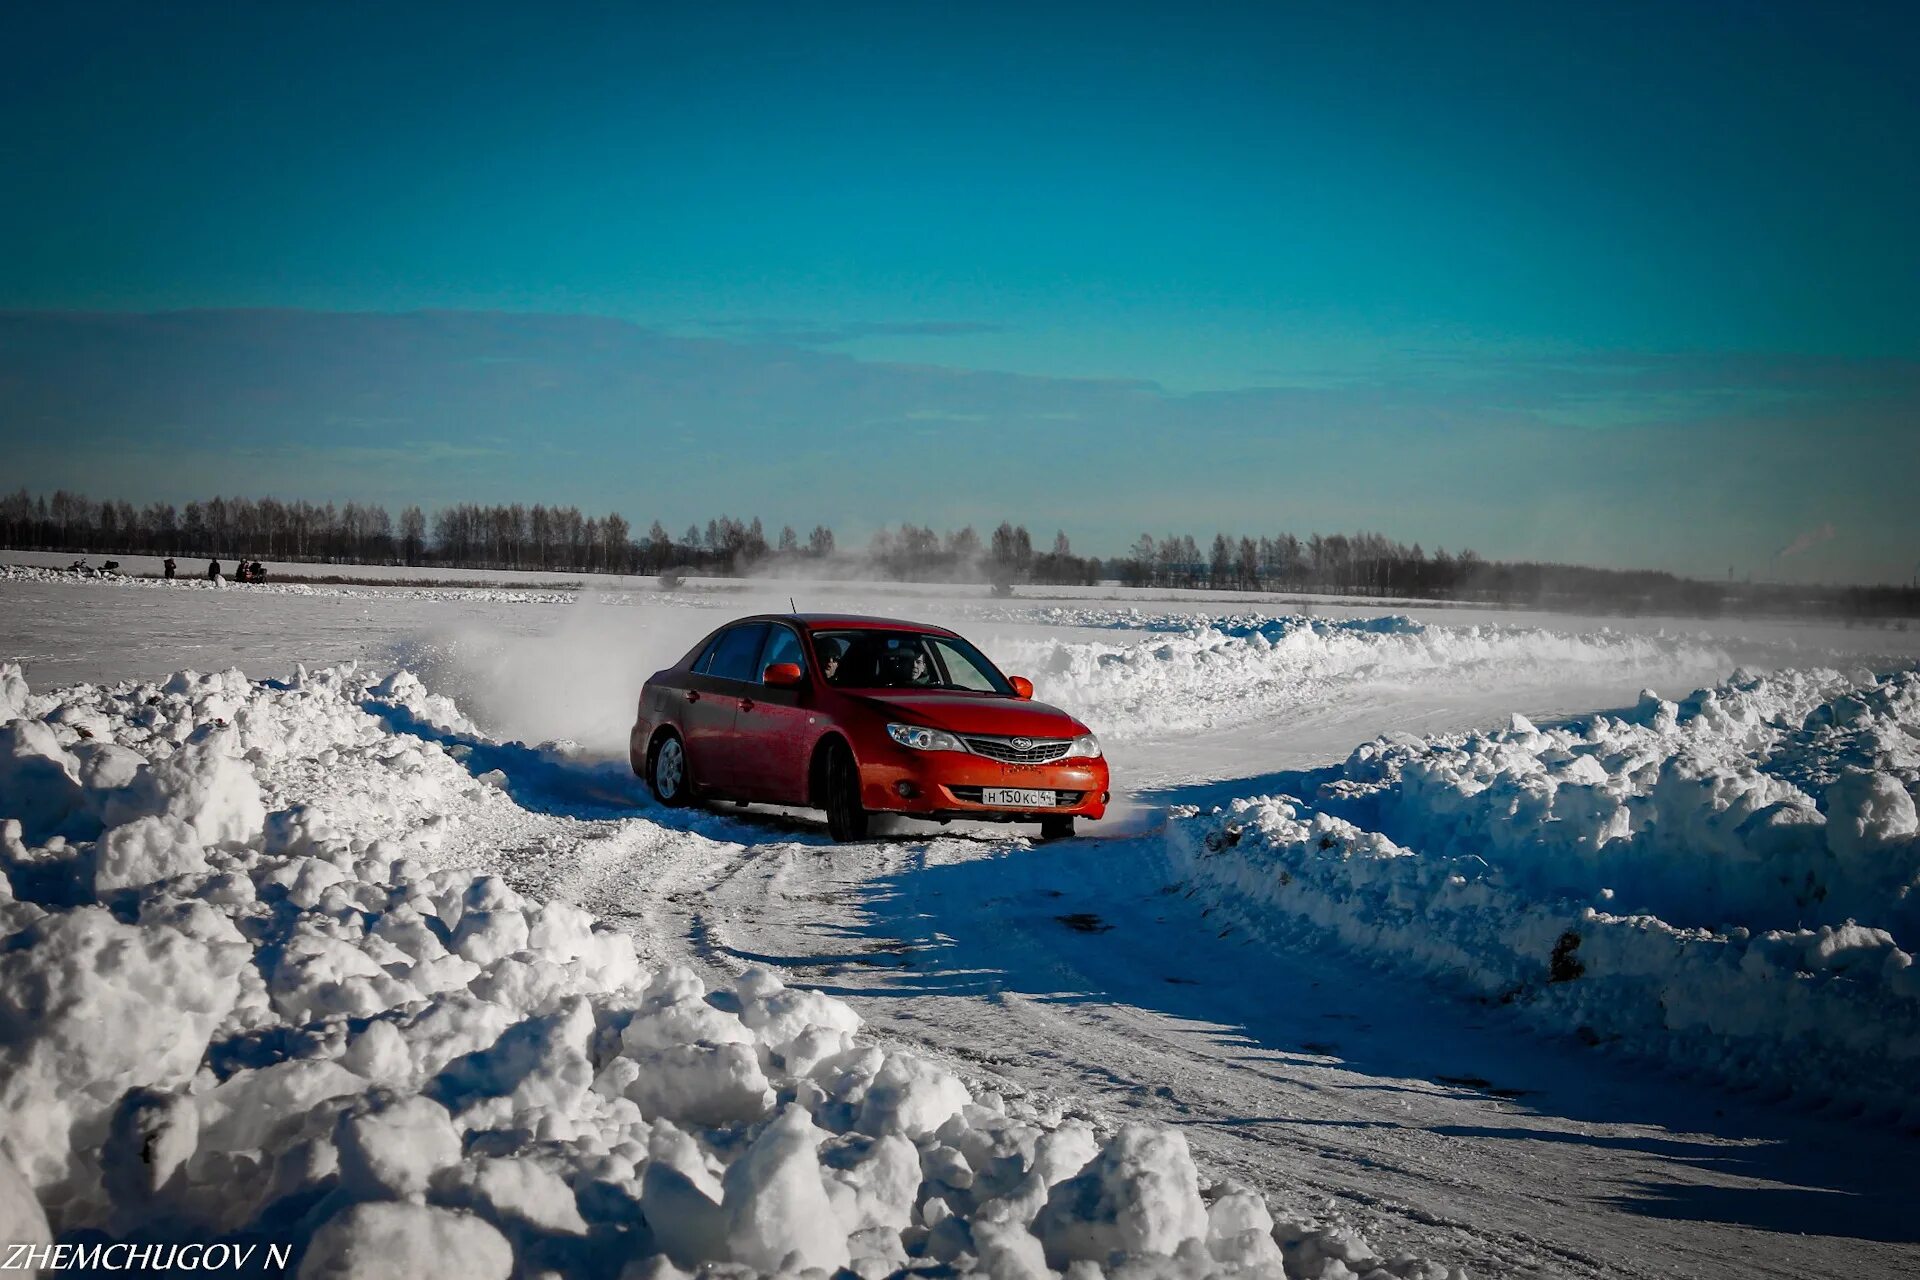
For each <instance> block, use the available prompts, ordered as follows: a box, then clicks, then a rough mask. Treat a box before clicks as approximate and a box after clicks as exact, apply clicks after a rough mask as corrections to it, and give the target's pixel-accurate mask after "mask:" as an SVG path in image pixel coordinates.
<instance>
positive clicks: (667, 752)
mask: <svg viewBox="0 0 1920 1280" xmlns="http://www.w3.org/2000/svg"><path fill="white" fill-rule="evenodd" d="M692 781H693V774H692V771H691V770H689V769H688V768H687V748H686V744H684V743H683V742H681V741H680V737H679V735H678V734H672V733H670V734H668V735H667V736H666V737H664V738H662V739H661V740H660V741H659V742H657V743H655V744H654V748H653V759H652V761H650V762H649V763H648V765H647V786H649V787H650V788H652V789H653V798H654V799H655V800H658V801H659V802H660V803H661V804H663V805H666V806H667V807H668V808H669V809H678V808H679V807H680V806H681V805H683V804H685V803H686V802H687V796H688V794H689V793H690V792H691V791H692V785H691V784H692Z"/></svg>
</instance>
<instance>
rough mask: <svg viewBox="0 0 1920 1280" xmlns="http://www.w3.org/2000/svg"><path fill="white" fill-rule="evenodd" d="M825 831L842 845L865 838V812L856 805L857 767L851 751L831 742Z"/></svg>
mask: <svg viewBox="0 0 1920 1280" xmlns="http://www.w3.org/2000/svg"><path fill="white" fill-rule="evenodd" d="M826 789H827V795H826V800H827V831H828V833H829V834H831V835H832V836H833V838H834V839H835V840H838V841H840V842H841V843H842V844H845V843H847V842H849V841H853V840H865V839H866V838H867V811H866V809H865V808H863V807H862V806H861V804H860V767H859V766H858V765H856V764H855V763H854V761H853V752H851V751H849V750H847V748H846V747H845V746H842V745H840V744H838V743H835V744H834V745H833V746H831V747H829V748H827V788H826Z"/></svg>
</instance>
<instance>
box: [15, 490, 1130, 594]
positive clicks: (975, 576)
mask: <svg viewBox="0 0 1920 1280" xmlns="http://www.w3.org/2000/svg"><path fill="white" fill-rule="evenodd" d="M0 544H4V545H5V546H7V547H9V548H13V549H15V550H29V551H54V552H62V553H67V552H72V553H80V554H88V555H118V554H127V555H156V556H175V557H195V558H198V557H205V558H208V559H219V558H246V559H252V560H263V561H280V562H286V561H298V562H307V563H320V564H370V565H407V566H415V567H421V568H433V567H440V568H450V569H451V568H460V569H518V570H536V571H550V572H559V573H624V574H648V575H657V574H717V575H730V574H745V573H751V572H756V571H762V570H767V569H778V568H780V567H782V566H793V567H796V568H797V567H805V566H808V565H811V566H812V567H815V568H824V567H826V565H827V564H828V563H831V564H832V566H833V567H834V568H835V569H851V570H853V571H855V572H865V573H870V574H874V575H879V576H887V577H895V578H901V579H909V578H911V579H915V580H920V581H969V582H978V581H993V582H1005V583H1009V584H1011V583H1013V582H1039V583H1068V582H1072V583H1091V582H1096V581H1098V580H1099V577H1100V562H1099V561H1098V560H1095V559H1082V558H1080V557H1078V556H1075V555H1074V554H1073V551H1072V548H1071V546H1070V545H1069V543H1068V541H1067V536H1066V534H1065V533H1057V534H1055V535H1054V541H1053V550H1052V551H1050V552H1036V551H1035V549H1034V546H1033V538H1032V536H1031V535H1030V534H1029V533H1028V532H1027V530H1026V528H1025V527H1024V526H1021V525H1015V524H1012V523H1002V524H1001V525H1000V526H999V527H998V528H996V529H995V530H993V531H992V533H991V534H989V535H988V537H987V538H986V539H984V540H983V539H982V538H981V537H980V535H979V534H978V533H977V532H975V531H974V529H972V528H971V527H968V528H965V529H961V530H959V531H957V532H952V533H947V534H944V535H943V534H938V533H935V532H934V531H933V529H932V528H921V527H919V526H916V525H912V524H903V525H901V526H900V527H899V529H898V530H897V531H896V530H893V529H887V528H883V529H881V530H880V531H879V532H878V533H876V534H875V535H874V536H873V539H872V541H871V543H870V544H869V545H868V546H867V547H866V548H865V549H863V550H854V551H845V550H843V549H842V548H841V547H840V546H839V544H838V542H837V540H836V539H835V537H834V533H833V530H832V529H830V528H828V527H827V526H825V525H815V526H813V528H812V529H810V530H808V531H807V533H805V534H804V535H803V534H801V533H800V532H799V531H798V530H796V529H795V528H794V527H793V526H792V525H787V526H785V527H783V528H782V529H781V530H780V531H779V532H778V533H776V534H774V535H772V537H771V538H770V537H769V536H768V533H767V530H766V528H765V526H764V525H762V523H761V522H760V520H759V518H758V517H754V518H752V519H749V520H742V519H737V518H735V517H733V516H730V515H721V516H717V517H715V518H714V519H712V520H709V521H707V522H706V526H705V527H704V528H702V527H701V526H699V525H697V524H690V525H688V526H687V528H686V529H685V530H684V531H683V532H681V533H680V534H678V535H677V536H676V535H674V534H672V533H669V532H668V531H667V528H666V526H665V525H663V524H662V523H661V522H660V521H658V520H655V521H653V522H652V524H651V525H650V526H649V527H648V528H647V529H646V530H645V531H644V532H638V533H637V532H636V531H635V529H634V527H633V525H632V524H631V523H629V522H628V520H627V518H626V517H625V516H623V515H621V514H620V513H619V512H608V513H607V514H605V515H589V514H585V513H583V512H582V511H581V510H580V508H578V507H572V506H547V505H544V504H542V503H537V502H536V503H533V504H532V505H526V504H522V503H517V502H516V503H507V504H498V505H481V504H477V503H458V504H455V505H453V506H449V507H442V508H440V509H439V510H437V511H435V512H434V513H433V515H432V516H431V518H429V517H428V515H427V514H426V512H425V511H424V510H422V509H421V508H420V507H417V506H409V507H406V508H404V509H403V510H402V511H401V512H400V514H399V517H398V519H396V518H394V516H393V515H392V514H391V513H390V512H389V511H388V510H387V509H386V508H385V507H383V506H380V505H378V504H371V503H366V504H363V503H357V502H349V503H346V504H345V505H344V506H336V505H334V504H333V503H330V502H329V503H326V504H324V505H322V504H317V503H312V502H282V501H280V500H279V499H276V498H258V499H255V498H230V497H216V498H209V499H207V500H205V501H202V502H189V503H187V504H186V505H185V506H183V507H179V508H176V507H175V506H174V505H173V504H172V503H163V502H155V503H149V504H147V505H146V506H143V507H135V506H134V505H133V504H131V503H129V502H124V501H112V500H109V501H104V502H96V501H94V500H93V499H91V498H89V497H87V496H86V495H85V494H79V493H72V492H69V491H67V490H64V489H62V490H59V491H57V492H55V493H53V494H52V495H50V496H49V495H44V494H42V495H35V494H32V493H30V492H28V491H27V490H25V489H21V490H19V491H17V492H15V493H11V494H7V495H5V496H4V497H0Z"/></svg>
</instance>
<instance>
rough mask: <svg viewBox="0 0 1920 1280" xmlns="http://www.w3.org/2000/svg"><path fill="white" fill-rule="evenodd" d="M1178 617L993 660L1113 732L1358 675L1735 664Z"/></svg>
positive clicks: (1144, 729) (1487, 676) (1591, 637)
mask: <svg viewBox="0 0 1920 1280" xmlns="http://www.w3.org/2000/svg"><path fill="white" fill-rule="evenodd" d="M1178 621H1179V619H1177V618H1174V617H1171V616H1157V615H1156V616H1145V615H1141V616H1134V615H1133V611H1118V613H1117V614H1116V617H1115V620H1114V621H1112V622H1110V623H1108V624H1107V625H1111V626H1113V627H1114V628H1115V629H1134V628H1138V629H1145V630H1148V631H1150V632H1154V633H1156V634H1154V635H1152V636H1151V637H1150V638H1148V639H1144V640H1137V641H1131V642H1126V643H1107V642H1104V641H1071V640H1035V639H1024V640H1012V641H1007V642H1003V643H1001V644H998V645H996V646H995V649H994V658H995V660H996V661H997V662H999V663H1000V664H1001V665H1002V666H1003V667H1005V668H1007V669H1008V670H1011V671H1019V672H1021V673H1022V674H1024V675H1027V676H1028V677H1029V678H1031V679H1032V680H1033V682H1034V684H1035V686H1036V691H1037V694H1038V696H1039V697H1041V698H1044V699H1045V700H1046V701H1048V702H1051V703H1054V704H1055V705H1057V706H1059V707H1061V708H1063V709H1064V710H1066V711H1069V712H1072V713H1073V714H1074V715H1076V716H1079V717H1080V718H1081V719H1083V720H1085V721H1086V722H1087V723H1089V724H1091V725H1093V726H1095V728H1096V729H1098V731H1099V732H1100V733H1101V734H1103V735H1111V736H1113V737H1115V738H1122V737H1129V736H1139V735H1143V734H1148V733H1155V732H1166V731H1169V730H1173V731H1179V730H1187V729H1199V728H1204V727H1206V726H1209V725H1214V724H1225V723H1234V722H1238V721H1244V720H1249V719H1253V718H1256V717H1258V716H1260V715H1262V714H1264V713H1266V712H1268V711H1270V710H1271V709H1273V708H1274V707H1275V706H1284V705H1291V704H1297V703H1302V702H1307V701H1311V700H1315V699H1324V698H1326V697H1328V696H1330V694H1331V692H1332V691H1333V690H1335V689H1336V688H1337V687H1339V686H1341V685H1343V684H1352V683H1357V682H1369V683H1374V684H1388V685H1392V684H1406V683H1412V682H1415V681H1420V680H1427V679H1433V678H1436V677H1443V678H1445V679H1446V680H1448V681H1449V682H1452V683H1459V684H1465V685H1469V686H1472V685H1476V684H1478V685H1486V686H1492V687H1498V686H1500V685H1503V684H1513V683H1521V682H1526V681H1535V682H1541V681H1546V680H1553V681H1555V682H1560V683H1564V682H1565V681H1566V679H1567V678H1568V675H1569V672H1570V671H1578V672H1580V673H1582V676H1583V677H1590V678H1592V679H1595V680H1601V679H1609V680H1611V679H1620V680H1645V679H1646V678H1647V676H1648V674H1649V673H1660V675H1661V677H1662V678H1664V677H1665V676H1667V675H1670V674H1677V675H1678V678H1679V679H1681V680H1691V679H1698V678H1702V677H1705V676H1708V675H1709V674H1718V673H1720V672H1724V671H1726V670H1727V669H1728V668H1730V667H1731V666H1732V665H1733V660H1732V659H1731V658H1730V657H1729V656H1728V655H1727V654H1726V653H1725V651H1724V650H1722V649H1720V648H1719V647H1718V646H1716V645H1713V644H1710V643H1706V642H1702V641H1697V640H1692V639H1686V638H1682V637H1675V636H1668V635H1643V634H1635V633H1627V632H1617V631H1608V630H1602V631H1597V632H1587V633H1581V634H1567V633H1561V632H1556V631H1548V630H1541V629H1535V628H1528V627H1500V626H1468V627H1446V626H1430V625H1427V624H1424V623H1419V622H1414V621H1412V620H1411V619H1408V618H1404V617H1397V616H1394V617H1383V618H1360V619H1348V620H1344V621H1336V620H1329V619H1325V618H1309V617H1281V618H1269V617H1262V616H1255V615H1249V616H1248V617H1245V618H1239V619H1223V620H1213V619H1199V618H1190V619H1187V625H1186V627H1185V628H1184V629H1183V630H1180V631H1178V632H1172V631H1169V630H1168V629H1169V628H1170V627H1171V626H1172V625H1173V624H1174V623H1176V622H1178ZM1163 632H1164V634H1160V633H1163ZM1628 687H1629V688H1631V687H1633V686H1632V685H1629V686H1628Z"/></svg>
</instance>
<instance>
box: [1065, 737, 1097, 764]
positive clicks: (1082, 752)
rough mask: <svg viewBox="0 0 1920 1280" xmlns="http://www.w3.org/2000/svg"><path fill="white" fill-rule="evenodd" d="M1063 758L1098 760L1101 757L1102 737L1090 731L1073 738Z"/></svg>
mask: <svg viewBox="0 0 1920 1280" xmlns="http://www.w3.org/2000/svg"><path fill="white" fill-rule="evenodd" d="M1060 758H1061V759H1062V760H1098V759H1099V758H1100V739H1098V738H1096V737H1094V736H1093V735H1092V734H1090V733H1083V734H1081V735H1080V736H1079V737H1077V738H1075V739H1074V740H1073V745H1072V746H1070V747H1068V748H1067V754H1066V755H1064V756H1061V757H1060Z"/></svg>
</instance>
